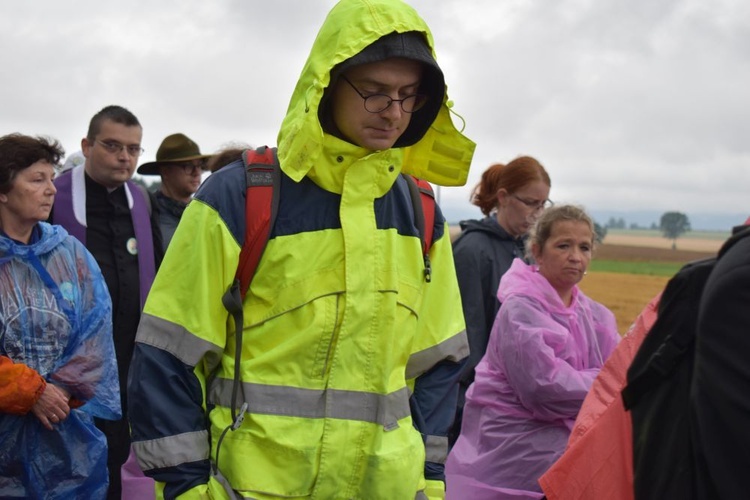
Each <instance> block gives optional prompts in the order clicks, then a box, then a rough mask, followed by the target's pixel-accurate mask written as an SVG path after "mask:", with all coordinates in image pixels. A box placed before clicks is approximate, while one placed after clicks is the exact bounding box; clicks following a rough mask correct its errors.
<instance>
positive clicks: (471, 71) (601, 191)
mask: <svg viewBox="0 0 750 500" xmlns="http://www.w3.org/2000/svg"><path fill="white" fill-rule="evenodd" d="M334 3H335V2H334V1H333V0H274V1H270V0H264V1H255V0H244V1H243V0H213V1H209V2H206V1H198V0H180V1H156V0H150V1H143V0H129V1H128V2H95V1H89V0H78V1H74V0H70V1H60V0H34V1H30V2H10V1H3V2H0V68H1V71H0V89H1V90H2V92H0V134H6V133H10V132H22V133H26V134H45V135H51V136H53V137H55V138H57V139H59V140H60V141H61V142H62V144H63V146H64V147H65V149H66V151H67V152H68V153H72V152H74V151H76V150H78V149H80V140H81V138H82V137H83V136H84V135H85V133H86V129H87V126H88V122H89V120H90V118H91V116H92V115H93V114H94V113H96V112H97V111H98V110H99V109H101V108H102V107H104V106H105V105H108V104H119V105H122V106H125V107H126V108H128V109H130V110H131V111H133V112H134V113H135V114H136V115H137V116H138V118H139V120H140V121H141V123H142V124H143V127H144V139H143V147H144V148H145V149H146V153H145V154H144V155H143V157H142V159H141V161H142V162H146V161H151V160H153V159H154V155H155V154H156V150H157V149H158V147H159V144H160V142H161V140H162V139H163V138H164V137H165V136H167V135H169V134H172V133H175V132H182V133H185V134H187V135H188V136H189V137H191V138H192V139H194V140H195V141H196V142H197V143H198V144H199V145H200V147H201V149H202V151H203V152H209V153H210V152H213V151H215V150H217V149H219V148H221V147H222V146H224V145H226V144H227V143H231V142H245V143H249V144H251V145H253V146H257V145H262V144H269V145H274V144H275V142H276V135H277V132H278V128H279V126H280V124H281V120H282V118H283V116H284V114H285V112H286V107H287V104H288V102H289V98H290V96H291V92H292V89H293V88H294V85H295V83H296V80H297V77H298V76H299V73H300V71H301V69H302V65H303V64H304V62H305V60H306V58H307V55H308V51H309V48H310V46H311V44H312V41H313V39H314V37H315V34H316V33H317V30H318V28H319V26H320V24H321V22H322V21H323V19H324V18H325V15H326V14H327V12H328V10H329V9H330V8H331V7H332V6H333V5H334ZM410 3H411V4H412V5H413V6H414V7H415V8H416V9H417V11H419V12H420V13H421V14H422V16H423V17H424V18H425V20H426V21H427V22H428V24H429V25H430V27H431V29H432V31H433V34H434V36H435V40H436V50H437V56H438V62H439V64H440V65H441V67H442V68H443V70H444V72H445V75H446V82H447V84H448V92H449V97H450V98H451V100H453V101H454V103H455V106H454V108H453V109H454V110H455V111H456V112H457V113H459V114H460V115H461V116H463V118H464V119H465V122H466V128H465V133H466V135H467V136H469V137H470V138H471V139H473V140H474V141H475V142H476V143H477V150H476V154H475V156H474V161H473V163H472V169H471V173H470V176H469V182H468V183H467V185H466V186H465V187H463V188H447V189H446V188H444V189H442V190H441V202H442V203H443V204H444V205H445V206H446V207H448V206H453V207H470V205H468V201H467V200H468V196H469V191H470V189H471V187H473V186H474V184H476V182H477V181H478V180H479V177H480V175H481V173H482V171H483V170H484V169H485V168H486V167H488V166H489V165H490V164H491V163H493V162H502V163H507V162H508V161H510V160H511V159H513V158H515V157H516V156H519V155H531V156H534V157H536V158H537V159H538V160H539V161H540V162H541V163H542V164H543V165H544V166H545V167H546V168H547V170H548V171H549V173H550V175H551V177H552V184H553V186H552V191H551V195H550V197H551V198H552V199H553V200H555V201H567V202H576V203H579V204H582V205H584V206H585V207H586V208H588V209H590V210H622V211H627V210H657V211H666V210H678V211H682V212H686V213H696V212H703V213H716V214H750V196H748V188H749V187H750V2H748V1H747V0H712V1H706V0H656V1H655V0H554V1H552V0H412V1H411V2H410ZM475 214H476V216H477V217H478V216H480V213H479V211H478V209H476V210H475ZM739 222H741V221H738V223H739Z"/></svg>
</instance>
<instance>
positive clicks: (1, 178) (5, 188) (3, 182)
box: [0, 133, 65, 194]
mask: <svg viewBox="0 0 750 500" xmlns="http://www.w3.org/2000/svg"><path fill="white" fill-rule="evenodd" d="M63 156H65V150H64V149H63V148H62V146H61V145H60V143H59V142H58V141H56V140H55V139H52V138H49V137H44V136H41V135H40V136H36V137H31V136H28V135H23V134H18V133H16V134H8V135H4V136H2V137H0V193H2V194H6V193H8V192H9V191H10V190H11V188H12V187H13V179H15V178H16V175H17V174H18V172H20V171H21V170H24V169H26V168H29V167H30V166H32V165H33V164H34V163H36V162H38V161H46V162H47V163H49V164H50V165H52V166H57V165H59V164H60V160H61V159H62V157H63Z"/></svg>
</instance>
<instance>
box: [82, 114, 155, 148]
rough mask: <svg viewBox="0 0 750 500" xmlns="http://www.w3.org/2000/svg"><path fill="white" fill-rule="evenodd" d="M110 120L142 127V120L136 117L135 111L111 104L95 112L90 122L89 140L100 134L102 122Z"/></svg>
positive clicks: (128, 125) (87, 135)
mask: <svg viewBox="0 0 750 500" xmlns="http://www.w3.org/2000/svg"><path fill="white" fill-rule="evenodd" d="M105 120H110V121H113V122H115V123H119V124H121V125H125V126H126V127H140V126H141V122H139V121H138V118H136V117H135V115H134V114H133V113H131V112H130V111H128V110H127V109H125V108H123V107H122V106H115V105H110V106H106V107H105V108H102V110H101V111H99V112H98V113H97V114H95V115H94V116H93V117H92V118H91V121H90V122H89V131H88V133H87V134H86V138H87V139H88V140H89V142H94V140H95V139H96V136H97V135H99V131H100V130H101V129H102V122H104V121H105Z"/></svg>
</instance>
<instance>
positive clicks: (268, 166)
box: [206, 146, 281, 471]
mask: <svg viewBox="0 0 750 500" xmlns="http://www.w3.org/2000/svg"><path fill="white" fill-rule="evenodd" d="M242 160H243V162H244V163H245V184H246V190H245V235H244V236H245V237H244V240H243V242H242V249H241V250H240V260H239V263H238V265H237V273H236V274H235V278H234V281H233V282H232V285H231V286H230V287H229V289H228V290H227V291H226V292H224V295H223V296H222V297H221V302H222V304H224V307H225V308H226V309H227V311H229V313H230V314H231V315H232V318H233V319H234V329H235V332H234V335H235V348H234V349H235V359H234V378H233V381H232V404H231V409H232V425H231V426H230V427H228V428H227V429H226V430H225V431H224V433H222V435H221V437H220V438H219V442H218V444H217V451H216V464H214V466H213V467H214V471H216V470H217V467H218V458H219V451H218V450H219V449H220V447H221V442H222V440H223V438H224V434H225V433H226V431H227V430H229V429H230V428H231V430H236V429H237V428H239V426H240V425H242V419H243V418H244V415H245V412H246V411H247V402H245V403H243V404H242V406H241V407H240V408H239V413H238V412H237V401H238V400H239V387H240V376H241V374H240V361H241V354H242V331H243V329H244V311H243V309H242V303H243V302H244V300H245V294H246V293H247V290H248V288H249V287H250V282H251V281H252V279H253V275H254V274H255V270H256V269H257V267H258V263H259V262H260V257H261V255H263V250H265V248H266V243H268V238H269V237H270V236H271V228H273V223H274V221H275V220H276V214H277V213H278V209H279V188H280V186H281V169H280V167H279V162H278V159H277V157H276V148H269V147H267V146H263V147H260V148H258V149H255V150H252V149H248V150H245V151H244V152H243V153H242ZM209 378H210V379H211V380H212V379H213V374H212V375H211V376H210V377H209ZM206 383H207V385H210V384H209V380H207V382H206Z"/></svg>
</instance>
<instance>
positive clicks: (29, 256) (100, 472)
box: [0, 223, 121, 499]
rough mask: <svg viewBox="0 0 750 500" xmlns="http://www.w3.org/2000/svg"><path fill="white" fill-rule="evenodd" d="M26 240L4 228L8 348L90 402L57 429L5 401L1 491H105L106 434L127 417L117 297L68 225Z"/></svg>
mask: <svg viewBox="0 0 750 500" xmlns="http://www.w3.org/2000/svg"><path fill="white" fill-rule="evenodd" d="M37 227H38V230H39V231H40V233H39V238H38V239H37V240H36V241H35V242H33V243H32V244H29V245H20V244H18V243H16V242H14V241H13V240H11V239H9V238H7V237H4V236H0V354H2V355H3V356H7V357H9V358H10V359H11V360H13V362H14V363H23V364H25V365H26V366H28V367H30V368H32V369H34V370H36V371H37V372H38V373H39V374H40V375H41V376H42V377H43V378H44V379H45V380H46V381H47V383H51V384H55V385H57V386H61V387H64V388H65V389H67V390H68V391H69V392H70V394H71V396H72V398H73V399H75V400H78V401H81V402H83V403H84V404H83V405H82V406H80V407H79V408H77V409H73V410H71V412H70V415H69V416H68V418H67V419H65V420H64V421H62V422H60V423H59V424H57V425H56V426H55V428H54V430H52V431H49V430H47V429H45V428H44V427H43V426H42V424H41V422H40V421H39V420H38V419H37V417H36V416H35V415H34V414H33V413H32V412H29V413H27V414H26V415H13V414H9V413H3V412H2V410H1V409H0V443H2V446H0V498H87V499H96V498H104V497H105V496H106V493H107V487H108V474H107V443H106V439H105V437H104V434H102V433H101V431H99V430H98V429H97V428H96V427H95V426H94V420H93V418H94V417H98V418H104V419H110V420H116V419H119V418H121V410H120V389H119V385H118V380H117V362H116V360H115V353H114V345H113V340H112V321H111V316H112V305H111V300H110V297H109V293H108V291H107V288H106V284H105V282H104V278H103V276H102V274H101V271H100V270H99V266H98V265H97V264H96V261H94V258H93V257H92V256H91V254H90V253H89V252H88V251H87V250H86V249H85V247H84V246H83V245H82V244H81V243H80V242H79V241H78V240H76V239H74V238H73V237H71V236H69V235H68V233H67V232H66V231H65V230H64V229H63V228H62V227H60V226H50V225H49V224H46V223H39V224H38V226H37Z"/></svg>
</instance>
